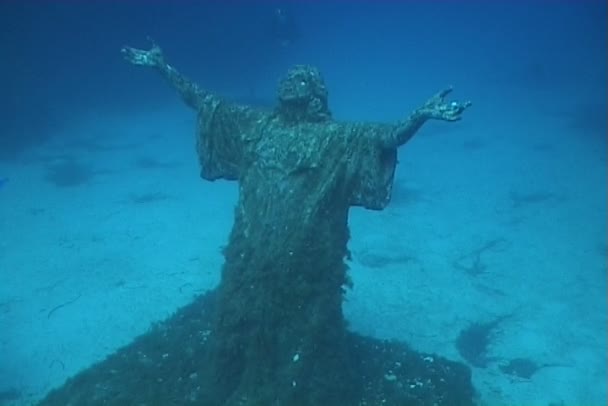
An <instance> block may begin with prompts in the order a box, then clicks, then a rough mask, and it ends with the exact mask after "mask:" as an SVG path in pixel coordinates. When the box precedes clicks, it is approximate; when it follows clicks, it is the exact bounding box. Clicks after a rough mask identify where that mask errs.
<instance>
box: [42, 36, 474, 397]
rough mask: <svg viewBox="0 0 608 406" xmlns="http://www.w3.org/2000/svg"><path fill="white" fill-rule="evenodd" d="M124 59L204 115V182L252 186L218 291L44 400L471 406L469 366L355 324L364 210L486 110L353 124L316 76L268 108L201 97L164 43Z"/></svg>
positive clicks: (440, 100) (423, 110)
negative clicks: (358, 211)
mask: <svg viewBox="0 0 608 406" xmlns="http://www.w3.org/2000/svg"><path fill="white" fill-rule="evenodd" d="M123 54H124V56H125V58H126V59H127V60H128V61H129V62H131V63H132V64H135V65H142V66H148V67H152V68H154V69H156V70H157V71H158V72H159V73H160V74H161V75H162V76H163V77H164V78H165V79H166V80H168V82H169V83H170V84H171V85H172V86H173V87H174V88H175V90H177V92H178V93H179V95H180V96H181V97H182V98H183V100H184V101H185V103H186V104H187V105H188V106H190V107H191V108H193V109H194V110H195V111H196V112H197V114H198V122H197V133H196V140H197V152H198V157H199V161H200V165H201V176H202V177H203V178H204V179H206V180H215V179H220V178H223V179H229V180H238V182H239V192H240V193H239V200H238V204H237V208H236V211H235V222H234V226H233V229H232V233H231V234H230V239H229V243H228V245H227V247H226V249H225V250H224V255H225V264H224V266H223V269H222V278H221V282H220V284H219V286H218V288H217V289H216V291H214V292H212V293H211V294H209V295H206V296H202V297H201V298H199V299H197V301H195V302H194V303H193V304H192V305H190V306H188V307H187V308H185V309H182V310H181V311H179V312H178V313H177V314H176V315H175V316H174V317H173V318H172V319H170V320H168V321H167V322H166V323H164V324H163V325H161V326H159V327H158V328H157V329H155V330H153V331H152V332H150V333H149V334H148V335H146V336H144V337H142V338H141V339H138V340H137V341H136V342H135V343H133V344H132V346H130V347H127V348H126V349H124V350H121V351H120V352H119V353H117V354H116V355H115V356H112V357H110V358H109V359H108V360H107V361H105V363H104V364H102V365H100V366H97V367H94V368H92V369H91V370H89V371H87V372H84V373H83V374H81V375H79V376H78V377H76V378H75V379H74V380H72V381H71V382H69V383H68V384H67V385H66V386H65V387H64V388H63V389H62V390H59V391H57V392H54V393H52V394H51V395H50V396H49V397H48V398H47V400H46V401H45V403H43V404H46V405H54V404H65V402H66V401H69V402H71V403H73V404H88V405H92V404H104V405H111V404H151V403H150V402H152V403H154V402H156V403H155V404H182V403H187V402H186V401H185V400H184V399H190V402H193V403H195V404H204V405H294V406H305V405H311V406H312V405H345V406H346V405H362V404H366V405H377V404H381V403H382V402H383V403H382V404H386V405H428V404H436V405H450V406H453V405H465V404H471V403H472V401H471V397H472V392H473V391H472V387H471V383H470V372H469V370H468V369H467V368H466V367H465V366H463V365H461V364H456V363H453V362H450V361H447V360H443V359H441V358H439V357H430V358H429V357H423V356H422V355H420V354H418V353H416V352H414V351H412V350H410V349H409V348H408V347H407V346H406V345H404V344H399V343H389V342H383V341H379V340H374V339H371V338H364V337H360V336H358V335H356V334H353V333H351V332H349V331H348V330H347V328H346V321H345V320H344V316H343V314H342V299H343V293H344V289H345V288H346V287H347V286H348V279H347V275H346V271H347V267H346V264H345V263H344V258H345V256H346V255H347V241H348V238H349V231H348V225H347V220H348V210H349V207H350V206H363V207H366V208H368V209H373V210H380V209H383V208H384V207H385V206H386V205H387V204H388V202H389V200H390V196H391V188H392V181H393V176H394V171H395V166H396V161H397V160H396V156H397V148H398V147H399V146H401V145H403V144H405V143H406V142H407V141H408V140H409V139H411V137H412V136H413V135H414V134H415V133H416V132H417V131H418V130H419V129H420V127H421V126H422V125H423V124H424V123H425V122H426V121H427V120H429V119H438V120H445V121H456V120H459V119H460V118H461V113H462V112H463V111H464V110H465V109H466V108H467V107H468V106H469V105H470V103H462V104H461V103H456V102H452V103H448V102H446V101H445V97H446V96H447V94H448V93H449V92H450V90H451V89H447V90H444V91H442V92H439V93H438V94H436V95H435V96H433V97H432V98H431V99H430V100H429V101H428V102H427V103H425V104H424V105H423V106H421V107H420V108H418V109H416V110H415V111H414V112H413V113H411V115H410V116H409V117H407V118H406V119H405V120H403V121H401V122H398V123H395V124H368V123H340V122H336V121H334V120H332V116H331V113H330V111H329V107H328V92H327V89H326V87H325V83H324V81H323V79H322V77H321V75H320V73H319V72H318V71H317V70H316V69H315V68H312V67H309V66H296V67H295V68H293V69H291V70H290V71H289V72H288V73H287V75H286V77H285V78H284V79H283V80H282V81H281V82H280V85H279V89H278V106H277V107H276V109H275V110H274V111H270V112H268V111H264V110H257V109H254V108H251V107H249V106H243V105H238V104H234V103H229V102H226V101H225V100H223V99H221V98H220V97H218V96H216V95H215V94H212V93H209V92H207V91H205V90H203V89H201V88H199V87H198V86H197V85H196V84H194V83H192V82H191V81H190V80H188V79H187V78H185V77H184V76H182V75H181V74H180V73H179V72H178V71H177V70H176V69H175V68H173V67H172V66H170V65H168V64H167V63H166V62H165V60H164V56H163V53H162V51H161V49H160V48H159V47H157V46H154V47H153V48H152V49H151V50H149V51H144V50H138V49H133V48H124V49H123ZM429 359H430V360H431V361H429ZM142 366H143V367H142ZM139 367H141V368H143V369H138V368H139ZM110 370H111V371H114V372H113V373H112V374H108V373H107V371H110ZM134 370H137V371H138V376H137V377H133V376H132V375H133V371H134ZM104 371H105V372H104ZM142 376H143V377H145V379H144V378H142ZM146 382H147V386H146ZM420 382H424V383H420ZM100 387H101V388H106V389H104V390H99V388H100ZM62 402H64V403H62ZM120 402H123V403H120Z"/></svg>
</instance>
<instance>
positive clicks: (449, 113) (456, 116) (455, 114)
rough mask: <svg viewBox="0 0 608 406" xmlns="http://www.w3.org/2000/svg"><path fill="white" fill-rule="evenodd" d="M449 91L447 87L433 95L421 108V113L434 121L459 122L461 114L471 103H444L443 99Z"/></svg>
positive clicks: (450, 89)
mask: <svg viewBox="0 0 608 406" xmlns="http://www.w3.org/2000/svg"><path fill="white" fill-rule="evenodd" d="M451 91H452V88H451V87H449V88H447V89H444V90H442V91H440V92H439V93H437V94H435V95H434V96H433V97H431V98H430V99H429V100H428V101H427V102H426V103H425V104H424V106H422V109H421V110H422V112H423V113H424V114H426V115H428V117H429V118H433V119H436V120H444V121H458V120H460V119H461V118H462V112H463V111H465V110H466V109H467V108H468V107H469V106H470V105H471V102H470V101H467V102H464V103H459V102H455V101H453V102H446V100H445V98H446V96H447V95H448V94H450V92H451Z"/></svg>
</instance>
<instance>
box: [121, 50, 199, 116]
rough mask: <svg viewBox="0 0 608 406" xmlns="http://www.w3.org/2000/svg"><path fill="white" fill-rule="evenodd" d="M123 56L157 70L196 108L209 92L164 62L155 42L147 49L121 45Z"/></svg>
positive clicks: (132, 61)
mask: <svg viewBox="0 0 608 406" xmlns="http://www.w3.org/2000/svg"><path fill="white" fill-rule="evenodd" d="M121 52H122V54H123V56H124V58H125V59H126V60H127V61H128V62H130V63H132V64H133V65H139V66H149V67H152V68H155V69H156V70H158V71H159V72H160V73H161V75H163V77H164V78H165V79H167V80H168V81H169V83H170V84H171V85H172V86H173V87H174V88H175V90H177V92H178V93H179V94H180V96H181V97H182V99H183V100H184V102H185V103H186V104H187V105H188V106H190V107H192V108H194V109H196V110H198V108H199V107H200V106H201V105H202V103H203V102H204V99H205V96H207V95H208V94H209V93H207V92H205V91H203V90H201V89H200V88H199V87H198V86H197V85H196V83H194V82H192V81H191V80H189V79H188V78H186V77H184V76H182V74H181V73H179V72H178V71H177V70H176V69H175V68H173V67H172V66H171V65H169V64H168V63H166V62H165V58H164V55H163V51H162V50H161V49H160V47H159V46H158V45H156V44H153V46H152V48H151V49H150V50H148V51H146V50H143V49H136V48H131V47H123V48H122V49H121Z"/></svg>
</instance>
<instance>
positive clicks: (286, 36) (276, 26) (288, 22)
mask: <svg viewBox="0 0 608 406" xmlns="http://www.w3.org/2000/svg"><path fill="white" fill-rule="evenodd" d="M270 30H271V32H270V33H271V35H272V38H273V39H274V40H275V41H276V42H277V43H278V44H279V45H280V46H282V47H287V46H290V45H292V44H293V43H294V42H295V41H296V40H297V39H298V36H299V29H298V25H297V23H296V20H295V18H294V17H293V15H292V14H291V13H290V12H289V11H287V10H286V9H283V8H280V7H277V8H276V9H274V12H273V14H272V20H271V24H270Z"/></svg>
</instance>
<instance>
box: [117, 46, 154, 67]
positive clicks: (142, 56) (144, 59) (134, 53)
mask: <svg viewBox="0 0 608 406" xmlns="http://www.w3.org/2000/svg"><path fill="white" fill-rule="evenodd" d="M120 52H121V53H122V55H123V57H124V58H125V59H126V60H127V61H128V62H130V63H132V64H133V65H140V66H160V65H162V64H163V63H164V58H163V51H162V50H161V49H160V47H159V46H158V45H154V46H152V48H151V49H150V50H149V51H145V50H143V49H137V48H131V47H127V46H126V47H123V48H122V49H121V50H120Z"/></svg>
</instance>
